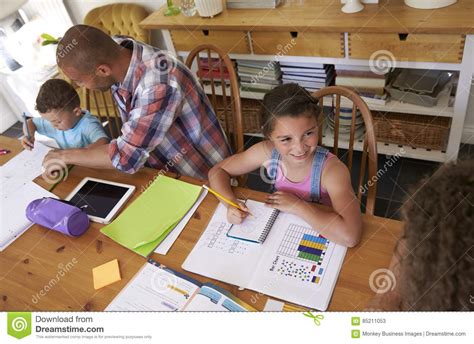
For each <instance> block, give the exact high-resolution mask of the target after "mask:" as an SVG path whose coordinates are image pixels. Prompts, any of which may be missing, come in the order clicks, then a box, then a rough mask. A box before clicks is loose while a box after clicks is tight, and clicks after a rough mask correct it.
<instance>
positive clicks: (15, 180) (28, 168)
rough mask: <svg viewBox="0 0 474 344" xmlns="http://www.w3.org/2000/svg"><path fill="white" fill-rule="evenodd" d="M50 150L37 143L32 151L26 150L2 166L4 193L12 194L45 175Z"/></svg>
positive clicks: (0, 172)
mask: <svg viewBox="0 0 474 344" xmlns="http://www.w3.org/2000/svg"><path fill="white" fill-rule="evenodd" d="M50 150H51V148H49V147H46V146H45V145H43V144H41V143H40V142H37V143H35V148H34V149H33V150H32V151H28V150H24V151H22V152H21V153H19V154H17V156H15V157H14V158H13V159H11V160H10V161H8V162H7V163H6V164H5V165H3V166H0V181H1V183H2V184H1V189H2V193H3V194H8V195H9V194H12V193H14V192H16V191H17V190H19V189H20V188H21V187H22V186H24V185H25V184H26V183H28V182H31V181H32V180H33V179H35V178H36V177H38V176H39V175H40V174H41V173H43V166H42V164H43V160H44V157H45V156H46V154H48V152H49V151H50Z"/></svg>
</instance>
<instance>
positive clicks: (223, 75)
mask: <svg viewBox="0 0 474 344" xmlns="http://www.w3.org/2000/svg"><path fill="white" fill-rule="evenodd" d="M219 61H220V60H219V59H217V58H213V59H211V65H209V59H207V58H200V61H199V66H200V69H199V70H198V72H197V76H198V77H199V78H200V79H201V80H202V81H203V83H204V85H208V84H210V83H211V78H212V79H214V83H215V84H221V83H222V81H224V83H225V84H226V85H230V76H229V71H228V69H227V67H226V66H225V64H223V63H222V72H221V66H220V62H219ZM232 62H233V64H234V67H235V61H232Z"/></svg>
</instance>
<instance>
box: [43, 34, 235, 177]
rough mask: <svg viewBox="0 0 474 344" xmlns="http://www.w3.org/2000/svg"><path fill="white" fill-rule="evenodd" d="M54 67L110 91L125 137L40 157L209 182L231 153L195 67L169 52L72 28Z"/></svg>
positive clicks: (91, 86)
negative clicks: (145, 168) (169, 173)
mask: <svg viewBox="0 0 474 344" xmlns="http://www.w3.org/2000/svg"><path fill="white" fill-rule="evenodd" d="M56 56H57V60H58V65H59V66H60V68H61V69H62V70H63V71H64V73H65V74H66V75H67V76H68V77H70V78H71V79H72V80H73V81H74V82H75V83H76V84H78V85H79V86H84V87H85V88H88V89H92V90H101V91H105V90H108V89H111V90H112V94H113V97H114V100H115V102H116V103H117V105H118V108H119V110H120V115H121V118H122V121H123V126H122V129H121V130H122V135H121V136H120V137H118V138H117V139H115V140H112V141H111V142H110V144H109V145H105V146H104V147H97V148H94V149H71V150H62V151H52V152H50V153H49V154H48V155H47V156H46V158H45V161H44V162H43V165H45V166H47V164H48V161H50V160H52V159H60V160H62V161H63V162H64V163H65V164H74V165H82V166H88V167H96V168H117V169H119V170H121V171H124V172H127V173H134V172H136V171H138V170H139V169H140V168H141V167H143V166H144V164H145V163H146V162H147V163H148V164H149V165H150V166H151V167H154V168H157V169H164V170H165V171H168V170H170V171H175V172H179V173H181V174H183V175H187V176H191V177H197V178H202V179H207V173H208V171H209V169H210V168H211V167H212V166H214V165H215V164H216V163H217V162H219V161H221V160H222V159H224V158H225V157H226V156H228V155H229V147H228V144H227V141H226V139H225V136H224V134H223V132H222V129H221V126H220V124H219V122H218V120H217V118H216V115H215V113H214V111H213V109H212V107H211V104H210V103H209V100H208V98H207V96H206V94H205V93H204V90H203V89H202V87H201V86H200V85H199V83H198V81H197V80H196V78H195V77H194V76H193V74H192V72H191V71H190V70H189V69H188V68H187V67H186V66H185V65H184V64H183V63H181V62H180V61H178V60H177V59H176V58H174V57H172V56H170V55H168V54H167V53H166V52H164V51H161V50H159V49H157V48H153V47H151V46H149V45H146V44H143V43H141V42H137V41H134V40H132V39H130V38H128V37H116V38H115V41H114V40H113V39H112V38H111V37H110V36H108V35H107V34H105V33H104V32H102V31H101V30H99V29H97V28H93V27H90V26H86V25H76V26H73V27H72V28H70V29H69V30H68V31H67V32H66V34H65V36H64V37H63V38H62V39H61V41H60V43H59V45H58V50H57V53H56Z"/></svg>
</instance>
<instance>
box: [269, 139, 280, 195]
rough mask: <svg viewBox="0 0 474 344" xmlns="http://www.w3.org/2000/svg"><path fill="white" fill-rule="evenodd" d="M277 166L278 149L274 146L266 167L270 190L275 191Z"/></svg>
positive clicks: (278, 163)
mask: <svg viewBox="0 0 474 344" xmlns="http://www.w3.org/2000/svg"><path fill="white" fill-rule="evenodd" d="M279 166H280V153H278V151H277V150H276V149H275V148H273V149H272V157H271V159H270V163H269V165H268V168H267V174H268V176H269V177H270V180H271V182H272V192H275V191H276V188H275V184H276V177H277V172H278V168H279Z"/></svg>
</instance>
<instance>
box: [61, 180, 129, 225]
mask: <svg viewBox="0 0 474 344" xmlns="http://www.w3.org/2000/svg"><path fill="white" fill-rule="evenodd" d="M128 190H129V189H128V188H125V187H122V186H118V185H111V184H104V183H100V182H96V181H93V180H88V181H87V182H86V183H85V184H84V185H83V186H82V187H81V188H80V189H79V191H78V192H77V193H76V194H74V196H73V197H72V198H71V199H70V200H69V202H71V203H73V204H74V205H76V206H77V207H82V206H87V207H86V208H85V210H86V212H87V214H88V215H90V216H96V217H100V218H104V219H105V218H106V217H107V215H108V214H109V213H110V211H111V210H112V209H113V208H114V207H115V205H117V203H118V202H119V201H120V200H121V198H122V197H123V196H124V195H125V193H126V192H127V191H128Z"/></svg>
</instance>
